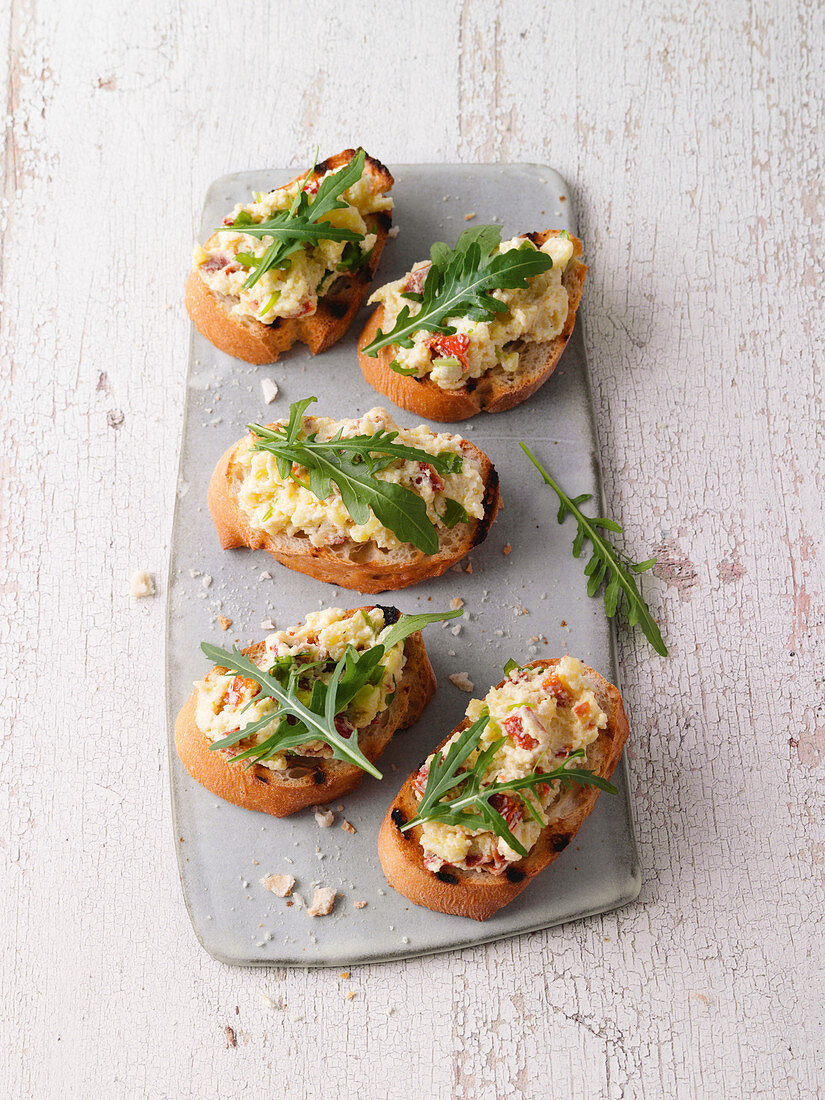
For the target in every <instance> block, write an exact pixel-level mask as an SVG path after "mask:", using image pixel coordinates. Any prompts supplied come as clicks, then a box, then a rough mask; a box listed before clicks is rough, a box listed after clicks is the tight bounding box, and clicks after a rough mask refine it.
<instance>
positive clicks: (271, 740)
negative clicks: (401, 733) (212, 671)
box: [201, 611, 461, 779]
mask: <svg viewBox="0 0 825 1100" xmlns="http://www.w3.org/2000/svg"><path fill="white" fill-rule="evenodd" d="M457 614H459V615H460V614H461V611H458V612H456V611H444V612H433V613H432V614H429V615H402V616H401V617H400V618H399V619H398V621H397V622H396V623H394V624H393V625H392V626H390V627H389V629H388V630H387V633H386V635H385V637H384V640H383V641H382V642H381V643H379V644H378V645H374V646H371V647H370V648H369V649H366V650H363V651H362V652H360V653H359V652H358V650H357V649H355V648H354V647H353V646H348V647H347V649H346V651H345V652H344V654H343V655H342V656H341V658H340V660H339V661H337V662H336V663H335V664H334V665H333V662H332V660H331V659H330V660H329V661H323V660H321V661H309V662H307V661H302V660H301V656H300V654H296V655H294V656H293V655H288V656H284V657H278V658H276V660H275V661H274V662H273V664H272V665H271V666H270V668H269V671H268V672H267V671H265V670H264V669H261V668H258V666H257V665H256V664H255V663H254V662H253V661H251V660H250V659H249V658H248V657H247V656H245V654H243V653H241V651H240V650H239V649H237V647H235V648H233V649H232V650H231V651H230V650H226V649H221V648H220V647H218V646H215V645H211V644H210V643H209V642H202V643H201V649H202V650H203V652H204V653H205V654H206V656H207V657H208V658H209V659H210V660H211V661H214V662H215V664H217V665H221V666H223V667H224V668H227V669H229V670H231V671H232V672H235V673H237V674H238V675H239V676H244V677H246V678H248V679H250V680H254V681H255V683H256V684H258V685H259V687H260V689H261V690H260V692H259V693H258V694H256V695H255V696H253V698H252V699H251V700H250V703H249V704H247V705H250V704H251V703H252V702H257V701H258V700H260V699H261V698H262V697H265V698H268V699H272V700H273V702H274V703H275V710H274V711H272V712H270V713H269V714H265V715H264V716H263V717H262V718H259V719H258V720H257V721H255V722H250V723H249V724H248V725H246V726H244V727H243V728H242V729H239V730H236V731H235V732H234V733H230V734H229V735H228V736H227V737H223V738H221V739H220V740H219V741H213V742H212V744H211V745H210V746H209V747H210V749H213V750H218V749H225V748H230V747H231V746H232V745H236V744H237V743H238V742H239V741H245V740H247V739H248V738H249V737H251V736H252V734H254V733H257V732H258V731H259V730H261V729H265V728H266V727H268V726H272V725H273V724H274V729H273V731H272V733H271V734H270V735H269V736H268V737H267V738H266V740H264V741H263V742H262V743H261V744H260V745H253V746H252V747H251V748H248V749H246V750H245V751H244V752H240V753H238V754H237V755H236V756H234V757H233V762H236V761H242V760H249V761H250V763H257V762H259V761H261V760H267V759H269V758H270V757H272V756H274V755H275V754H276V753H279V752H285V751H288V750H289V749H294V748H297V747H299V746H300V745H305V744H306V743H307V742H308V741H323V742H324V744H326V745H329V747H330V748H331V749H332V755H333V756H334V757H335V758H336V759H337V760H344V761H346V762H347V763H350V764H355V765H356V766H357V767H359V768H361V769H362V770H363V771H366V772H369V774H370V775H373V776H375V778H376V779H381V772H379V771H378V769H377V768H376V767H375V765H374V764H372V763H370V761H369V760H368V759H367V758H366V757H365V756H364V754H363V753H362V752H361V749H360V748H359V745H358V734H357V731H355V730H354V731H353V733H352V735H351V736H350V737H345V736H344V735H343V734H341V733H339V731H338V730H337V729H336V726H335V719H336V717H337V715H339V714H341V713H342V712H343V711H344V710H346V708H347V706H348V705H349V704H350V703H351V702H352V700H353V699H354V698H355V696H356V695H357V694H358V692H359V691H360V690H361V688H363V687H366V686H367V685H373V686H374V685H375V684H378V683H380V682H381V679H382V677H383V675H384V667H383V666H382V665H381V663H380V662H381V658H382V657H383V656H384V654H385V653H387V652H388V651H389V650H390V649H392V648H393V646H396V645H398V643H399V642H403V641H405V640H406V639H407V638H408V637H409V636H410V634H414V633H415V631H416V630H421V629H422V628H423V627H425V626H426V625H427V624H428V623H433V622H440V621H441V620H442V619H454V618H455V617H456V615H457ZM329 666H333V667H332V670H331V675H330V677H329V681H328V682H325V681H324V680H323V679H322V678H321V673H323V672H324V671H325V670H328V667H329ZM310 673H311V674H312V675H309V674H310ZM307 680H309V681H310V682H311V688H309V687H307V686H304V685H306V682H307ZM387 705H389V704H387ZM244 709H246V708H244Z"/></svg>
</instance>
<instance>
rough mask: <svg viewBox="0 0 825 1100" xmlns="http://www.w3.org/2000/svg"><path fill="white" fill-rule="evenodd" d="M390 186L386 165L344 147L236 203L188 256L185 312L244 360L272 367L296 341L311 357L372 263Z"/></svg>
mask: <svg viewBox="0 0 825 1100" xmlns="http://www.w3.org/2000/svg"><path fill="white" fill-rule="evenodd" d="M392 185H393V178H392V176H391V175H390V173H389V172H388V171H387V169H386V168H385V167H384V165H383V164H381V163H380V162H379V161H377V160H374V159H373V158H372V157H369V156H367V155H366V154H365V153H364V150H363V149H359V150H355V149H345V150H344V151H343V152H341V153H338V154H337V155H336V156H334V157H329V158H328V159H327V160H325V161H322V162H321V163H320V164H316V165H315V167H314V168H313V169H312V171H311V172H309V173H307V174H305V175H302V176H296V178H295V179H294V180H292V181H291V182H290V183H287V184H285V185H284V186H282V187H277V188H275V190H273V191H269V192H267V193H256V194H255V195H253V197H252V201H251V202H249V203H247V204H245V205H241V204H238V205H236V206H235V208H234V210H233V211H232V212H231V213H230V214H229V215H227V217H226V218H224V225H223V227H221V228H220V229H217V230H216V231H215V232H214V233H212V235H211V236H210V237H209V238H208V239H207V240H206V242H205V243H204V244H203V246H201V245H198V246H197V247H196V249H195V252H194V257H193V264H192V269H191V271H190V272H189V277H188V279H187V282H186V309H187V311H188V313H189V316H190V317H191V318H192V321H193V322H194V324H195V327H196V328H197V330H198V331H199V332H200V333H202V334H203V335H204V336H205V337H206V338H207V340H210V341H211V342H212V343H213V344H214V345H215V347H217V348H219V349H220V350H221V351H225V352H226V353H227V354H228V355H234V356H236V357H237V358H238V359H245V360H246V361H247V362H248V363H272V362H274V361H275V360H276V359H277V358H278V356H279V355H280V354H281V353H282V352H284V351H286V350H287V349H288V348H291V347H292V345H293V344H294V343H296V341H299V340H300V341H301V342H302V343H304V344H306V345H307V346H308V347H309V349H310V351H312V353H313V354H317V353H318V352H319V351H324V350H326V348H329V347H331V346H332V344H334V343H335V342H336V341H337V340H340V339H341V337H342V336H343V335H344V333H345V332H346V331H347V329H348V328H349V326H350V324H351V322H352V319H353V317H354V316H355V314H356V313H357V311H358V309H359V308H360V306H361V303H362V302H363V300H364V297H365V295H366V293H367V289H368V286H369V283H370V280H371V279H372V277H373V275H374V274H375V270H376V268H377V267H378V261H379V259H380V258H381V252H382V250H383V248H384V245H385V243H386V240H387V233H388V231H389V229H390V227H391V225H392V199H391V198H390V197H389V195H388V192H389V190H390V188H391V187H392ZM267 229H271V230H272V233H271V234H268V233H267V232H266V230H267ZM290 230H294V231H295V232H294V233H292V234H290Z"/></svg>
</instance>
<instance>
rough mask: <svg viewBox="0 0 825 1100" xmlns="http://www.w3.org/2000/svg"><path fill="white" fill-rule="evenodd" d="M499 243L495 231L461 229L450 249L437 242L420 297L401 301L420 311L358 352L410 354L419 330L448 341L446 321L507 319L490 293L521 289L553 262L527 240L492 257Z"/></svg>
mask: <svg viewBox="0 0 825 1100" xmlns="http://www.w3.org/2000/svg"><path fill="white" fill-rule="evenodd" d="M500 243H501V227H500V226H498V225H479V226H475V227H474V228H472V229H465V231H464V232H463V233H462V234H461V236H460V237H459V238H458V240H457V241H456V245H455V248H454V249H450V248H448V247H447V245H446V244H444V243H443V242H441V241H437V242H436V243H435V244H434V245H433V246H432V248H431V249H430V259H431V260H432V264H431V266H430V269H429V271H428V272H427V278H426V280H425V282H424V287H423V290H422V292H421V293H420V294H418V293H415V292H412V291H407V292H404V295H403V296H404V297H405V298H409V299H410V301H412V302H415V303H417V304H418V305H419V307H420V308H419V309H418V310H417V311H416V312H415V313H413V312H412V310H411V309H410V307H409V306H403V307H402V309H401V312H400V313H399V314H398V317H397V318H396V321H395V325H394V326H393V328H392V330H391V331H390V332H382V331H381V329H379V330H378V332H377V333H376V335H375V338H374V339H373V340H371V341H370V343H369V344H367V345H366V347H365V348H364V349H363V351H364V354H365V355H369V356H371V357H373V358H374V357H375V356H376V355H377V354H378V352H379V351H380V350H381V348H383V347H387V346H388V345H389V344H395V345H397V346H398V347H403V348H411V347H412V346H413V341H412V337H413V335H414V334H415V333H416V332H420V331H422V330H423V331H427V332H436V333H440V334H441V335H452V334H453V333H454V332H455V331H456V330H455V329H454V328H451V327H450V326H448V325H446V324H444V320H445V318H447V317H469V318H470V319H471V320H475V321H489V320H490V318H491V317H492V316H494V314H496V313H506V312H507V306H506V305H505V304H504V302H501V301H499V300H498V298H493V297H492V295H491V291H493V290H507V289H512V288H521V289H524V288H525V287H527V286H528V282H527V280H528V279H530V278H532V277H534V276H535V275H540V274H541V273H542V272H543V271H549V270H550V268H551V267H552V266H553V260H552V259H551V257H550V256H548V255H547V253H546V252H542V251H540V250H539V249H537V248H536V247H535V246H534V245H533V244H532V243H531V242H530V241H528V240H525V242H524V244H522V245H520V246H519V247H518V248H515V249H510V250H509V251H507V252H500V253H497V254H495V255H494V254H493V251H494V249H495V248H496V247H497V246H498V245H499V244H500Z"/></svg>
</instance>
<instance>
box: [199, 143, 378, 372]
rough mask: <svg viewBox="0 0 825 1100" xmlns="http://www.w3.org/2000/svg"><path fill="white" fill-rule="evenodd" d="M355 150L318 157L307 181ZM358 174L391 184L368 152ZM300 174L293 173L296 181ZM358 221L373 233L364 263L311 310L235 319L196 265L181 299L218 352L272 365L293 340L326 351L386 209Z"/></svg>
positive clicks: (339, 331)
mask: <svg viewBox="0 0 825 1100" xmlns="http://www.w3.org/2000/svg"><path fill="white" fill-rule="evenodd" d="M355 153H356V150H355V149H345V150H344V151H343V152H341V153H337V154H336V155H335V156H334V157H329V158H328V159H327V160H324V161H322V162H321V163H320V164H318V165H316V167H315V170H314V171H313V173H312V176H311V179H319V178H320V177H321V176H323V175H324V173H326V172H329V171H331V170H333V169H335V168H341V167H342V166H343V165H345V164H348V163H349V162H350V160H352V158H353V157H354V156H355ZM364 174H365V175H368V176H370V177H372V178H374V179H375V180H376V183H377V184H378V185H379V186H380V187H381V189H382V190H385V191H389V189H390V188H391V187H392V185H393V182H394V181H393V178H392V176H391V175H390V173H389V171H388V169H387V168H385V167H384V165H383V164H381V162H380V161H378V160H374V159H373V158H372V157H370V156H368V157H367V158H366V162H365V164H364ZM304 175H305V174H302V175H300V176H296V180H300V179H303V178H304ZM290 182H292V183H294V182H295V180H292V181H290ZM287 186H288V185H287ZM364 220H365V221H366V223H367V226H368V228H369V230H370V232H372V233H375V234H376V236H377V240H376V242H375V247H374V248H373V250H372V253H371V255H370V258H369V262H368V263H367V264H365V265H364V267H362V268H361V269H360V270H359V271H356V272H354V273H353V274H351V275H339V277H338V278H337V279H335V280H334V281H333V283H332V284H331V286H330V289H329V291H328V293H326V294H324V296H323V297H321V298H319V299H318V308H317V310H316V311H315V313H313V314H308V315H307V316H306V317H280V318H278V319H277V320H276V321H275V322H274V323H273V324H271V325H265V324H264V323H263V322H262V321H258V320H257V319H256V318H255V317H238V316H237V315H236V314H233V313H232V312H231V309H232V306H233V305H234V300H233V299H232V298H228V297H225V296H223V295H217V294H214V293H213V292H212V291H211V290H210V289H209V287H208V286H207V285H206V283H205V282H204V281H203V279H202V278H201V277H200V275H199V274H198V271H197V269H196V268H192V270H191V271H190V272H189V275H188V277H187V280H186V293H185V303H186V311H187V313H188V314H189V316H190V317H191V319H192V321H193V323H194V325H195V328H196V329H197V330H198V332H200V333H201V335H202V336H205V337H206V339H207V340H209V341H210V342H211V343H213V344H214V345H215V347H216V348H218V349H219V350H220V351H225V352H226V354H227V355H233V356H234V357H235V358H236V359H245V360H246V362H247V363H274V362H275V360H276V359H277V358H278V356H279V355H281V353H282V352H284V351H287V350H288V349H289V348H291V347H292V345H293V344H295V343H296V342H297V341H299V340H300V341H301V342H302V343H304V344H306V345H307V346H308V347H309V350H310V351H311V352H312V354H313V355H317V354H318V352H320V351H326V349H327V348H330V347H332V345H333V344H334V343H336V341H338V340H340V339H341V337H342V336H343V335H344V333H345V332H346V331H347V329H348V328H349V326H350V325H351V324H352V320H353V318H354V317H355V314H356V313H357V312H358V310H359V309H360V307H361V303H362V302H363V301H364V298H365V296H366V293H367V290H368V289H369V284H370V280H371V279H372V277H373V275H374V274H375V271H376V268H377V267H378V262H379V260H380V259H381V253H382V251H383V249H384V245H385V244H386V242H387V234H388V232H389V230H390V228H391V226H392V215H391V214H390V212H389V211H378V212H377V213H374V214H368V215H367V216H366V218H365V219H364ZM210 239H211V238H210Z"/></svg>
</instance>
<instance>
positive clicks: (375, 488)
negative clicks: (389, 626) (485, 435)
mask: <svg viewBox="0 0 825 1100" xmlns="http://www.w3.org/2000/svg"><path fill="white" fill-rule="evenodd" d="M311 400H314V399H312V398H309V399H306V400H305V401H302V402H296V403H295V404H293V405H292V406H291V408H290V419H289V421H279V422H278V423H275V424H270V425H268V426H266V427H264V426H261V425H254V424H253V425H250V434H249V435H247V436H246V437H245V438H244V439H242V440H240V441H239V442H238V443H236V444H234V445H233V446H232V447H230V448H229V450H228V451H226V453H225V454H224V455H223V457H222V458H221V459H220V461H219V462H218V465H217V467H216V469H215V472H214V474H213V475H212V480H211V483H210V486H209V510H210V513H211V515H212V519H213V522H214V524H215V527H216V528H217V531H218V534H219V537H220V540H221V546H223V548H224V549H227V548H230V547H239V546H247V547H250V548H251V549H258V548H263V549H265V550H266V551H267V552H268V553H269V554H271V555H272V556H273V557H274V558H275V559H276V560H277V561H279V562H281V564H283V565H286V566H288V568H290V569H295V570H297V571H298V572H300V573H306V574H308V575H309V576H312V577H316V578H317V579H318V580H324V581H329V582H330V583H332V584H337V585H341V586H342V587H344V588H352V589H355V590H357V591H359V592H383V591H386V590H392V589H398V588H405V587H407V586H408V585H411V584H416V583H418V582H419V581H421V580H424V579H425V578H427V577H438V576H440V575H441V574H442V573H443V572H444V571H445V570H446V569H449V567H450V566H451V565H453V564H455V563H456V562H458V561H459V560H460V559H461V558H463V557H465V556H466V555H467V554H468V553H469V552H470V551H471V550H472V549H473V547H475V546H478V544H479V543H480V542H482V541H483V540H484V539H485V538H486V536H487V532H488V531H489V529H490V526H491V524H492V522H493V520H494V519H495V515H496V511H497V509H498V502H499V494H498V475H497V474H496V471H495V469H494V467H493V465H492V463H491V462H490V460H489V458H488V457H487V456H486V455H485V454H484V453H483V452H482V451H480V450H479V449H478V448H477V447H474V446H473V444H472V443H470V442H468V441H467V440H466V439H462V438H461V436H457V435H446V434H436V433H435V432H433V431H432V430H430V429H429V428H427V427H425V426H423V425H422V426H420V427H417V428H412V429H404V428H399V427H398V425H397V424H395V423H394V422H393V420H392V418H391V417H390V416H389V414H388V413H387V412H386V411H385V410H384V409H378V408H376V409H371V410H370V411H369V412H368V413H366V414H365V415H364V416H362V417H360V418H359V419H357V420H331V419H329V418H325V417H313V416H307V415H302V414H303V411H304V409H305V408H306V406H307V405H308V404H309V402H310V401H311Z"/></svg>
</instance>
